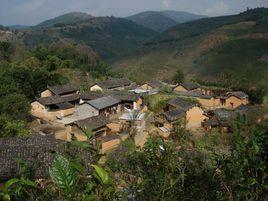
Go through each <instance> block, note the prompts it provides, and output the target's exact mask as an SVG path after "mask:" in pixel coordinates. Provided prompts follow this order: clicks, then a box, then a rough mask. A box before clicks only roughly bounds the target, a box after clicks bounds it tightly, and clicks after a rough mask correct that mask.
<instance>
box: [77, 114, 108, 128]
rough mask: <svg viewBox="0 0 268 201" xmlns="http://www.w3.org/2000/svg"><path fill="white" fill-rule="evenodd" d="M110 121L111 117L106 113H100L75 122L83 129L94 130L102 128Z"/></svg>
mask: <svg viewBox="0 0 268 201" xmlns="http://www.w3.org/2000/svg"><path fill="white" fill-rule="evenodd" d="M108 123H109V119H108V118H107V117H106V116H105V115H98V116H94V117H90V118H87V119H83V120H80V121H77V122H75V123H74V124H76V125H77V126H78V127H79V128H81V129H82V130H83V131H87V130H89V129H91V130H92V131H94V130H96V129H99V128H102V127H104V126H106V125H107V124H108Z"/></svg>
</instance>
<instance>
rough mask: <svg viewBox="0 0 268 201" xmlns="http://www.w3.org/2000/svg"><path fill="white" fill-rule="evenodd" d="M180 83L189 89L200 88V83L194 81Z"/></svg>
mask: <svg viewBox="0 0 268 201" xmlns="http://www.w3.org/2000/svg"><path fill="white" fill-rule="evenodd" d="M180 85H181V86H183V87H184V88H185V89H187V90H194V89H197V88H199V85H198V84H197V83H194V82H184V83H181V84H180Z"/></svg>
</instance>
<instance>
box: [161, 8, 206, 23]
mask: <svg viewBox="0 0 268 201" xmlns="http://www.w3.org/2000/svg"><path fill="white" fill-rule="evenodd" d="M161 13H162V14H164V15H165V16H167V17H169V18H171V19H173V20H175V21H176V22H177V23H184V22H189V21H194V20H198V19H201V18H207V17H208V16H205V15H196V14H192V13H188V12H184V11H174V10H165V11H162V12H161Z"/></svg>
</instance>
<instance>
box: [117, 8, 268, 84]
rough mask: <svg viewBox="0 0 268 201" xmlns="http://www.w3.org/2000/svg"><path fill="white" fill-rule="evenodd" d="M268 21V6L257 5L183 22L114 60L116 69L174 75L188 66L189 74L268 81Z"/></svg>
mask: <svg viewBox="0 0 268 201" xmlns="http://www.w3.org/2000/svg"><path fill="white" fill-rule="evenodd" d="M267 22H268V9H255V10H250V11H247V12H244V13H241V14H239V15H233V16H225V17H215V18H206V19H201V20H197V21H192V22H188V23H183V24H179V25H176V26H175V27H172V28H171V29H169V30H167V31H166V32H164V33H162V34H160V35H158V36H157V37H156V38H155V39H154V40H153V41H152V42H150V43H146V44H144V46H143V48H142V49H140V51H139V53H138V54H136V55H132V56H131V57H128V58H124V59H122V60H120V61H118V62H116V63H114V67H115V71H116V70H119V71H120V72H122V71H125V72H126V73H127V74H129V75H130V76H136V77H137V78H138V79H140V80H148V79H153V78H154V79H155V78H159V79H170V78H171V77H172V76H173V75H174V72H175V71H176V70H177V69H182V70H183V71H184V72H185V73H186V74H187V75H188V78H201V79H203V80H206V81H218V78H220V77H222V76H223V75H230V76H232V78H233V81H234V82H236V81H237V82H244V83H246V84H249V85H250V86H256V85H261V84H262V85H265V86H266V87H267V84H265V83H266V80H268V63H267V62H268V61H267V60H268V59H267V57H268V26H267ZM137 75H138V76H137ZM267 88H268V87H267Z"/></svg>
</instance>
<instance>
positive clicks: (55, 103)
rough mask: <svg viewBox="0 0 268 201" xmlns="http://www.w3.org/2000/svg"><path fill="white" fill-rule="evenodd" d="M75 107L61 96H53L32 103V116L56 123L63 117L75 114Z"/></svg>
mask: <svg viewBox="0 0 268 201" xmlns="http://www.w3.org/2000/svg"><path fill="white" fill-rule="evenodd" d="M74 111H75V107H74V105H72V104H71V103H69V102H66V100H65V99H64V98H63V97H61V96H59V95H53V96H49V97H42V98H37V99H36V101H34V102H32V103H31V114H32V115H33V116H35V117H37V118H40V119H43V120H45V121H54V120H56V119H61V118H62V117H65V116H68V115H71V114H73V113H74Z"/></svg>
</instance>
